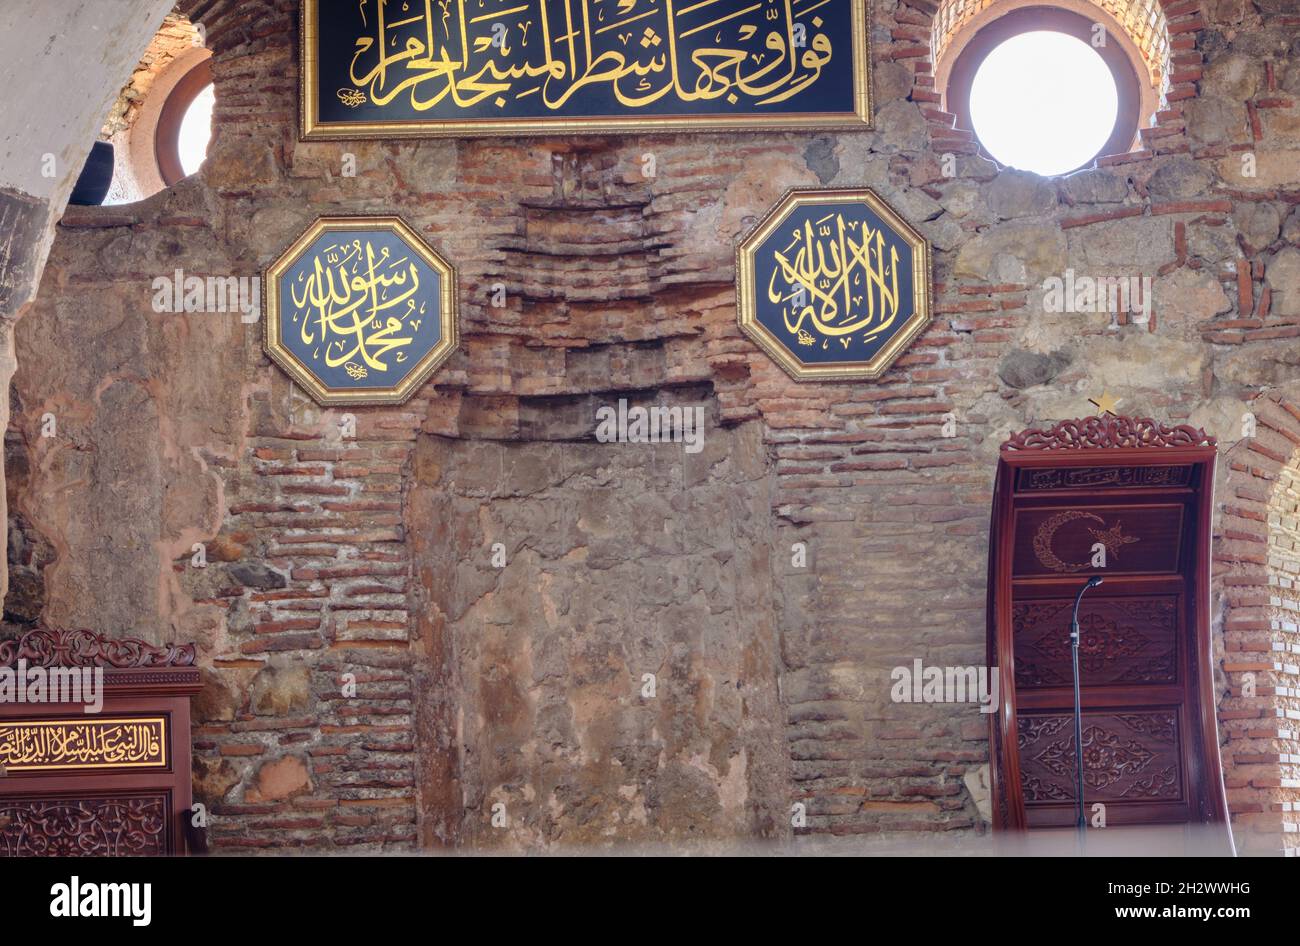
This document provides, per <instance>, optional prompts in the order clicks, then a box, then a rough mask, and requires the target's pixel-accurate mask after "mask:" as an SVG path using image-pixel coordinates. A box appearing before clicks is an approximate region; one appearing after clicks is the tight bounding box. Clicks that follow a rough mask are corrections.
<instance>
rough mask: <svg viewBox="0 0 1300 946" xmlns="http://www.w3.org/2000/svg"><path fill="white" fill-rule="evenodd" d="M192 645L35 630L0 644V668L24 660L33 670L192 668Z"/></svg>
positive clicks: (85, 632) (80, 631)
mask: <svg viewBox="0 0 1300 946" xmlns="http://www.w3.org/2000/svg"><path fill="white" fill-rule="evenodd" d="M194 656H195V651H194V645H193V644H165V645H163V646H161V647H159V646H155V645H153V644H149V643H146V642H145V641H142V640H138V639H136V638H134V637H121V638H113V637H105V636H104V635H103V634H96V633H95V632H94V631H88V630H70V631H69V630H58V629H55V628H44V627H41V628H36V629H35V630H31V631H28V632H27V633H26V634H24V635H23V636H22V637H18V638H14V639H12V640H7V641H0V666H10V665H13V664H16V663H17V662H18V661H19V660H25V661H27V663H28V664H29V665H30V666H36V667H111V668H119V667H192V666H194Z"/></svg>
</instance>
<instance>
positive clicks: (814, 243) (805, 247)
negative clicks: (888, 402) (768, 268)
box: [767, 213, 899, 349]
mask: <svg viewBox="0 0 1300 946" xmlns="http://www.w3.org/2000/svg"><path fill="white" fill-rule="evenodd" d="M791 235H792V239H791V240H790V242H789V243H788V244H786V246H785V248H784V249H781V250H777V251H775V252H774V253H773V254H772V258H773V260H774V265H773V268H772V277H771V279H770V280H769V281H768V287H767V298H768V301H769V302H771V303H772V304H774V305H779V306H781V307H782V310H781V311H782V315H783V316H784V318H785V327H786V330H787V331H788V332H789V333H790V334H791V335H794V336H795V337H796V338H797V339H798V342H799V344H800V345H804V346H807V345H813V344H815V343H816V341H817V335H814V334H813V333H812V332H810V331H809V329H808V327H806V326H810V327H811V328H812V329H815V330H816V332H817V333H818V334H819V335H820V337H821V339H822V348H827V347H828V346H829V343H830V340H836V341H838V342H839V343H840V345H841V346H843V347H844V348H846V349H847V348H848V347H849V342H850V341H851V338H850V336H852V335H853V333H855V332H858V331H861V332H862V341H863V342H864V343H865V342H869V341H871V340H872V339H874V338H876V337H877V336H878V335H880V334H881V333H882V332H885V331H887V330H888V329H889V328H890V326H892V325H893V324H894V322H895V320H896V319H897V318H898V314H899V308H898V303H899V295H898V244H897V243H896V242H893V241H887V240H886V232H885V231H883V230H881V229H872V228H871V227H870V226H868V224H867V221H865V220H863V219H856V220H854V219H845V216H844V214H843V213H831V214H827V215H826V216H824V217H822V218H821V219H819V220H817V221H811V220H806V221H804V225H803V227H801V228H799V229H795V230H793V231H791Z"/></svg>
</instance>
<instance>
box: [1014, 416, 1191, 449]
mask: <svg viewBox="0 0 1300 946" xmlns="http://www.w3.org/2000/svg"><path fill="white" fill-rule="evenodd" d="M1215 443H1217V441H1216V440H1215V439H1214V438H1213V437H1211V436H1209V435H1208V434H1206V432H1205V431H1204V430H1203V429H1201V428H1199V427H1192V426H1189V425H1187V424H1175V425H1169V424H1162V423H1159V422H1158V421H1156V420H1153V419H1152V418H1150V417H1116V416H1114V415H1109V414H1108V415H1106V416H1103V417H1083V418H1079V419H1077V420H1063V421H1061V422H1060V423H1059V424H1056V425H1055V426H1054V427H1050V428H1047V429H1041V428H1031V429H1029V430H1022V431H1021V432H1020V433H1018V434H1015V435H1014V436H1012V437H1011V438H1009V439H1008V440H1007V442H1006V443H1004V444H1003V445H1002V449H1003V450H1084V449H1094V448H1110V447H1200V446H1214V445H1215Z"/></svg>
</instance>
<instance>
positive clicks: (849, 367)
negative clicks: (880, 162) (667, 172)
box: [736, 187, 933, 381]
mask: <svg viewBox="0 0 1300 946" xmlns="http://www.w3.org/2000/svg"><path fill="white" fill-rule="evenodd" d="M846 201H861V202H862V203H864V204H866V206H867V207H869V208H870V209H871V210H872V211H874V212H875V213H876V215H877V216H879V217H880V218H881V219H882V220H884V221H885V222H886V223H888V224H889V225H890V226H891V227H893V228H894V230H895V231H896V232H897V233H898V234H899V235H900V236H901V237H903V239H904V240H905V241H906V242H907V243H908V244H909V245H911V247H912V314H911V315H910V316H908V318H907V320H906V321H905V322H904V323H903V325H902V326H901V327H900V328H899V330H898V331H897V332H896V333H895V334H894V336H893V337H892V338H890V340H889V341H888V342H887V343H886V344H885V345H884V346H883V347H882V348H881V349H880V351H878V352H876V353H875V355H873V356H872V357H871V358H870V359H868V360H867V361H861V362H853V363H850V364H834V365H805V364H803V363H802V362H800V361H799V360H798V359H797V358H795V357H794V356H793V355H792V354H790V352H789V351H788V350H787V349H786V348H785V346H784V345H782V344H781V343H780V342H779V341H778V340H777V339H776V338H774V337H773V336H772V333H771V332H770V331H768V329H767V328H766V327H765V326H763V325H762V324H760V323H759V321H758V318H757V313H758V307H757V299H756V297H755V287H754V282H755V278H756V273H755V266H754V254H755V253H756V251H757V250H758V247H760V246H762V245H763V243H764V242H766V241H767V239H768V237H770V236H771V235H772V233H773V231H775V230H777V229H778V228H779V227H781V226H783V225H784V224H785V220H786V217H787V216H789V214H790V213H791V212H793V211H794V210H796V209H798V208H800V207H806V206H809V205H816V204H840V203H845V202H846ZM932 290H933V260H932V253H931V249H930V241H929V240H927V239H926V238H925V237H923V236H921V234H920V233H918V232H917V230H916V228H915V227H913V226H912V225H911V224H910V223H908V222H907V221H906V220H904V219H903V218H902V217H901V216H899V214H898V213H897V212H896V211H895V210H894V208H892V207H890V206H889V204H887V203H886V202H885V200H884V199H883V198H882V197H881V196H880V195H879V194H877V193H876V192H875V191H873V190H872V189H871V188H869V187H846V188H812V187H806V188H805V187H796V188H791V189H790V190H788V191H786V192H785V194H784V195H783V196H782V197H781V199H780V200H779V201H777V203H776V206H775V207H773V208H772V209H771V210H769V211H768V212H767V214H766V215H765V216H764V217H763V219H762V220H760V221H759V222H758V224H757V225H756V226H755V227H754V228H753V229H752V230H750V232H749V233H748V234H747V235H746V236H745V237H744V238H743V239H741V241H740V243H739V244H738V245H737V247H736V320H737V321H738V322H739V324H740V329H741V331H742V332H744V333H745V334H746V335H747V336H748V337H749V338H750V339H751V340H752V341H753V342H755V343H756V344H757V345H758V346H759V347H760V348H762V349H763V350H764V351H765V352H767V353H768V355H770V356H771V357H772V359H773V360H775V361H776V363H777V364H779V365H780V366H781V367H782V368H783V369H784V370H785V373H786V374H788V375H789V376H790V377H791V378H793V379H794V380H795V381H847V380H855V381H870V380H874V379H875V378H878V377H880V376H881V375H882V374H884V373H885V372H886V371H888V370H889V368H890V366H891V365H893V363H894V361H895V360H896V359H897V358H898V356H899V355H901V354H902V353H903V350H904V349H906V348H907V347H908V346H909V345H910V344H911V343H912V342H913V341H914V340H915V339H916V336H917V335H919V334H920V333H921V332H922V331H923V330H924V329H925V327H926V326H927V325H929V324H930V321H931V319H932V318H933V313H932V312H931V307H930V301H931V294H932Z"/></svg>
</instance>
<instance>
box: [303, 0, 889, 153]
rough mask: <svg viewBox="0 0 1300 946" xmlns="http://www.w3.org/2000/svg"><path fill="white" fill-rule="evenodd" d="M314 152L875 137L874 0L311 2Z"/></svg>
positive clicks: (306, 49)
mask: <svg viewBox="0 0 1300 946" xmlns="http://www.w3.org/2000/svg"><path fill="white" fill-rule="evenodd" d="M301 58H302V64H303V69H302V80H301V81H302V89H301V92H302V94H301V109H302V134H303V137H304V138H340V137H352V138H355V137H367V136H369V137H400V136H419V135H438V134H456V135H465V134H500V133H502V132H514V133H518V132H531V133H538V134H547V133H549V134H565V133H574V132H579V133H581V132H607V131H656V130H663V129H669V128H695V129H708V128H712V129H725V128H756V127H777V128H810V127H847V126H853V125H857V126H859V127H861V126H863V125H864V124H869V123H870V120H871V104H870V83H869V81H868V77H869V75H870V52H869V44H868V41H867V11H866V0H303V3H302V57H301Z"/></svg>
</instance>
